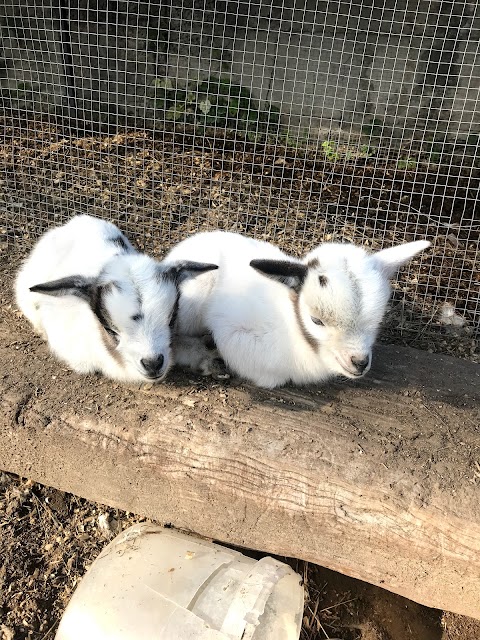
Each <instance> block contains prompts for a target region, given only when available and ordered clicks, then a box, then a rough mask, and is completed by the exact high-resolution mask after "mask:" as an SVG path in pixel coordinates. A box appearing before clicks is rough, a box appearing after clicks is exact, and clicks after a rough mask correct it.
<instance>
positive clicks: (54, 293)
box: [15, 215, 217, 382]
mask: <svg viewBox="0 0 480 640" xmlns="http://www.w3.org/2000/svg"><path fill="white" fill-rule="evenodd" d="M213 269H217V265H214V264H200V263H196V262H191V261H188V260H181V261H170V262H169V263H168V265H166V264H163V263H159V262H157V261H155V260H153V259H152V258H150V257H148V256H146V255H145V254H142V253H139V252H138V251H136V250H135V249H134V248H133V246H132V245H131V243H130V242H129V240H128V239H127V238H126V237H125V235H123V233H122V232H121V231H120V230H119V229H118V228H117V227H116V226H115V225H114V224H112V223H110V222H107V221H105V220H100V219H97V218H93V217H90V216H86V215H82V216H76V217H74V218H72V219H71V220H70V221H69V222H67V223H66V224H65V225H63V226H60V227H56V228H54V229H51V230H49V231H47V232H46V233H45V234H44V235H43V236H42V237H41V238H40V240H39V241H38V242H37V244H36V245H35V247H34V248H33V250H32V252H31V253H30V255H29V256H28V257H27V259H26V261H25V263H24V264H23V266H22V267H21V269H20V271H19V273H18V275H17V278H16V282H15V293H16V300H17V304H18V306H19V308H20V309H21V311H22V312H23V314H24V315H25V316H26V317H27V319H28V320H29V321H30V322H31V324H32V325H33V327H34V329H35V331H37V333H39V334H40V335H41V336H42V337H44V338H45V339H46V340H47V341H48V343H49V345H50V348H51V349H52V351H53V353H54V354H55V355H56V356H57V357H58V358H59V359H60V360H62V361H63V362H65V363H66V364H67V365H69V366H70V367H71V368H72V369H73V370H75V371H77V372H79V373H91V372H95V371H96V372H101V373H103V374H104V375H105V376H107V377H109V378H113V379H116V380H121V381H130V382H142V381H143V382H144V381H147V380H149V381H153V382H159V381H161V380H163V379H164V377H165V375H166V374H167V371H168V369H169V368H170V366H171V364H172V361H173V358H172V345H171V334H172V326H173V324H174V322H175V317H176V312H177V307H178V301H179V297H180V285H181V283H182V282H184V281H186V280H187V279H188V278H190V277H193V276H196V275H198V274H199V273H202V272H205V271H209V270H213Z"/></svg>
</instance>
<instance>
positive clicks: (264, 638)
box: [56, 524, 304, 640]
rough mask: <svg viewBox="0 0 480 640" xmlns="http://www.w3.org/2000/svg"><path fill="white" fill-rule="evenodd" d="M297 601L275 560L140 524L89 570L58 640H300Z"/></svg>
mask: <svg viewBox="0 0 480 640" xmlns="http://www.w3.org/2000/svg"><path fill="white" fill-rule="evenodd" d="M303 599H304V591H303V587H302V586H301V578H300V576H299V575H298V574H297V573H295V572H294V571H293V569H292V568H291V567H289V566H288V565H286V564H284V563H282V562H279V561H278V560H274V559H273V558H270V557H266V558H262V559H261V560H259V561H256V560H252V559H251V558H247V557H246V556H244V555H243V554H241V553H239V552H238V551H232V550H231V549H227V548H225V547H222V546H220V545H218V544H213V543H212V542H209V541H206V540H202V539H200V538H196V537H193V536H190V535H185V534H183V533H179V532H178V531H175V530H173V529H164V528H162V527H160V526H157V525H152V524H138V525H134V526H133V527H130V528H129V529H127V530H125V531H124V532H122V533H121V534H120V535H118V536H117V537H116V538H115V539H114V540H113V541H112V542H111V543H110V544H109V545H108V546H107V547H106V548H105V549H104V550H103V551H102V552H101V553H100V555H99V556H98V558H97V559H96V560H95V562H94V563H93V564H92V566H91V567H90V569H89V570H88V571H87V573H86V574H85V576H84V577H83V579H82V581H81V583H80V584H79V586H78V587H77V589H76V591H75V592H74V594H73V596H72V599H71V601H70V603H69V604H68V606H67V609H66V611H65V613H64V615H63V617H62V620H61V622H60V626H59V628H58V631H57V635H56V640H85V638H88V639H89V640H140V639H141V640H150V639H151V640H154V639H155V640H298V638H299V636H300V628H301V622H302V614H303Z"/></svg>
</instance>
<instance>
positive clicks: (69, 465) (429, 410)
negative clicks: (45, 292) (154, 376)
mask: <svg viewBox="0 0 480 640" xmlns="http://www.w3.org/2000/svg"><path fill="white" fill-rule="evenodd" d="M9 295H10V294H9V293H5V292H3V294H2V297H3V309H2V317H1V321H0V362H1V363H3V364H2V369H1V375H0V394H1V411H0V468H2V469H4V470H7V471H11V472H14V473H17V474H19V475H21V476H24V477H29V478H32V479H34V480H36V481H39V482H42V483H45V484H48V485H51V486H54V487H57V488H58V489H61V490H64V491H69V492H73V493H75V494H77V495H80V496H83V497H85V498H88V499H90V500H95V501H97V502H100V503H104V504H108V505H111V506H116V507H119V508H121V509H125V510H127V511H131V512H135V513H139V514H144V515H146V516H148V517H150V518H153V519H155V520H157V521H160V522H163V523H166V522H169V523H172V524H173V525H175V526H177V527H180V528H183V529H187V530H191V531H195V532H197V533H199V534H202V535H204V536H209V537H212V538H214V539H216V540H218V541H223V542H228V543H233V544H235V545H239V546H244V547H249V548H254V549H259V550H262V551H265V552H268V553H273V554H279V555H287V556H294V557H297V558H301V559H304V560H308V561H312V562H316V563H318V564H321V565H324V566H326V567H329V568H331V569H335V570H337V571H341V572H343V573H345V574H348V575H350V576H353V577H356V578H360V579H362V580H365V581H368V582H370V583H373V584H376V585H380V586H382V587H384V588H386V589H389V590H390V591H393V592H396V593H399V594H401V595H403V596H406V597H407V598H410V599H413V600H416V601H417V602H420V603H423V604H425V605H428V606H430V607H438V608H442V609H447V610H451V611H454V612H456V613H460V614H466V615H469V616H473V617H477V618H480V596H479V594H480V500H479V495H480V494H479V486H480V467H479V463H480V426H479V425H480V419H479V400H480V397H479V396H480V373H479V367H478V366H477V365H475V364H472V363H469V362H467V361H461V360H456V359H453V358H450V357H447V356H439V355H432V354H428V353H424V352H417V351H414V350H412V349H408V348H402V347H395V346H390V347H379V348H378V349H377V351H376V354H375V358H374V367H373V369H372V371H371V373H370V374H369V375H368V377H367V378H366V379H364V380H362V381H361V382H359V383H355V384H353V383H344V384H334V385H329V386H327V387H323V388H314V389H311V390H300V389H283V390H278V391H263V390H259V389H254V388H251V387H248V386H247V385H243V384H241V383H240V382H235V381H231V382H229V383H225V384H219V383H217V382H213V381H211V380H207V379H200V378H193V377H191V376H188V374H184V373H178V374H176V373H174V374H173V375H172V377H171V378H170V379H169V380H168V381H167V383H165V384H163V385H160V386H156V387H151V388H149V387H131V386H130V387H125V386H122V385H119V384H115V383H113V382H110V381H108V380H105V379H102V378H100V377H96V376H87V377H81V376H77V375H75V374H73V373H71V372H69V371H68V370H66V369H65V367H64V366H62V365H61V364H59V363H58V362H56V361H54V359H53V358H52V356H51V355H50V354H49V353H48V349H47V348H46V346H45V345H44V344H43V343H42V342H41V341H40V340H39V339H37V338H35V337H34V336H33V334H32V332H31V330H30V328H29V326H28V325H27V323H26V322H25V321H24V320H23V319H21V318H19V317H18V313H17V312H15V310H14V308H13V306H12V305H10V304H9Z"/></svg>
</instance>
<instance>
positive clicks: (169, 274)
mask: <svg viewBox="0 0 480 640" xmlns="http://www.w3.org/2000/svg"><path fill="white" fill-rule="evenodd" d="M215 269H218V264H210V263H208V262H194V261H192V260H179V261H178V262H175V263H173V264H172V265H171V266H170V267H168V268H167V269H166V270H165V271H163V272H162V277H163V278H166V279H170V280H173V281H174V282H176V283H177V284H180V283H181V282H183V281H184V280H186V279H187V278H193V277H195V276H198V275H200V274H201V273H205V272H206V271H214V270H215Z"/></svg>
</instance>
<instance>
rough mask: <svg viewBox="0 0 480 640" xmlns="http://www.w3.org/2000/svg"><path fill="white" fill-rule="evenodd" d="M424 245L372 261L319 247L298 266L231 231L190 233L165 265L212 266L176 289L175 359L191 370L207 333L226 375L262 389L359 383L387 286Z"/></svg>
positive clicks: (356, 251)
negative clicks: (342, 379) (335, 380)
mask: <svg viewBox="0 0 480 640" xmlns="http://www.w3.org/2000/svg"><path fill="white" fill-rule="evenodd" d="M429 245H430V243H429V242H427V241H418V242H410V243H407V244H403V245H399V246H396V247H393V248H389V249H384V250H382V251H378V252H376V253H373V254H370V253H367V252H366V251H365V250H364V249H363V248H361V247H357V246H354V245H350V244H338V243H330V244H328V243H327V244H322V245H320V246H319V247H317V248H316V249H315V250H313V251H312V252H310V253H309V254H308V255H307V256H305V258H304V259H303V260H301V261H300V260H295V259H293V258H291V257H290V256H288V255H286V254H284V253H282V252H281V251H280V249H278V248H277V247H275V246H273V245H271V244H268V243H266V242H261V241H257V240H253V239H250V238H247V237H244V236H241V235H238V234H234V233H226V232H221V231H214V232H206V233H200V234H197V235H195V236H192V237H191V238H188V239H187V240H184V241H183V242H181V243H180V244H178V245H177V246H176V247H174V248H173V250H172V251H171V252H170V253H169V254H168V256H167V257H166V258H165V263H167V264H168V263H170V262H172V261H177V260H181V259H187V258H188V259H191V260H199V261H205V260H208V261H209V262H210V261H211V262H214V263H216V264H218V265H219V269H218V271H216V272H211V273H206V274H204V275H201V276H199V277H198V278H196V279H195V280H191V281H187V282H184V283H183V284H182V287H181V290H182V295H181V298H180V305H179V313H178V321H177V322H178V324H177V333H178V336H177V338H176V340H177V341H178V344H177V351H176V361H177V362H178V363H179V364H182V365H190V366H195V363H196V359H197V357H196V355H195V349H194V347H193V346H192V345H193V337H194V336H202V335H203V334H211V336H212V337H213V340H214V342H215V344H216V346H217V348H218V351H219V353H220V355H221V357H222V358H223V359H224V361H225V363H226V365H227V366H228V367H229V369H231V370H232V371H233V372H234V373H236V374H237V375H239V376H241V377H243V378H246V379H247V380H250V381H251V382H253V383H254V384H256V385H258V386H261V387H267V388H273V387H276V386H279V385H283V384H285V383H287V382H293V383H294V384H306V383H312V382H322V381H325V380H327V379H329V378H331V377H333V376H338V375H343V376H346V377H349V378H358V377H360V376H362V375H364V374H365V373H366V372H367V371H368V369H369V368H370V364H371V352H372V346H373V344H374V341H375V338H376V336H377V333H378V329H379V326H380V323H381V321H382V318H383V316H384V313H385V310H386V307H387V302H388V299H389V296H390V283H389V279H390V278H391V277H392V276H394V274H395V273H396V272H397V270H398V269H399V268H400V267H401V266H402V265H403V264H405V263H406V262H408V260H410V259H411V258H412V257H413V256H415V255H416V254H417V253H419V252H420V251H423V250H424V249H426V248H427V247H428V246H429ZM182 336H185V342H184V343H182V340H183V338H182ZM199 348H200V349H201V348H202V347H199Z"/></svg>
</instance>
